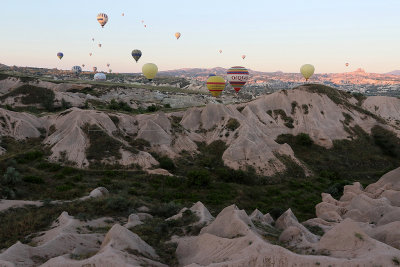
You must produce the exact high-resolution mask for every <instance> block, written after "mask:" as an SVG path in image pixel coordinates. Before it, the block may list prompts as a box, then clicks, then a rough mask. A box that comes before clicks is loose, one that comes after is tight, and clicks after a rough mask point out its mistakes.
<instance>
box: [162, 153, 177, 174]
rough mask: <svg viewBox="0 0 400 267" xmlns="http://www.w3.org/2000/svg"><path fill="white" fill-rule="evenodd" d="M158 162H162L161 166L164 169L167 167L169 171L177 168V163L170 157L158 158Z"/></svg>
mask: <svg viewBox="0 0 400 267" xmlns="http://www.w3.org/2000/svg"><path fill="white" fill-rule="evenodd" d="M158 162H159V163H160V168H162V169H166V170H169V171H173V170H174V169H175V164H174V162H173V161H172V159H170V158H169V157H166V156H164V157H161V158H159V159H158Z"/></svg>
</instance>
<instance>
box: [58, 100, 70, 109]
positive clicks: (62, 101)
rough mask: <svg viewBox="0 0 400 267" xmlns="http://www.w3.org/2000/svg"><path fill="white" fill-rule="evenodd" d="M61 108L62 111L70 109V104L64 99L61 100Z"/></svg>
mask: <svg viewBox="0 0 400 267" xmlns="http://www.w3.org/2000/svg"><path fill="white" fill-rule="evenodd" d="M61 107H62V108H63V109H69V108H71V107H72V105H71V103H69V102H68V101H66V100H65V99H64V98H63V99H61Z"/></svg>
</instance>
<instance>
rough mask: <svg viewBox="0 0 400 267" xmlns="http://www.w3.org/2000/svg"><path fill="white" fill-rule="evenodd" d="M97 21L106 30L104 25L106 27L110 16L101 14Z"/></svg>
mask: <svg viewBox="0 0 400 267" xmlns="http://www.w3.org/2000/svg"><path fill="white" fill-rule="evenodd" d="M97 21H98V22H99V23H100V25H101V27H103V28H104V25H106V23H107V21H108V16H107V15H106V14H104V13H99V14H98V15H97Z"/></svg>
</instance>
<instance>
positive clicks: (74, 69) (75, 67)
mask: <svg viewBox="0 0 400 267" xmlns="http://www.w3.org/2000/svg"><path fill="white" fill-rule="evenodd" d="M71 70H72V72H73V73H74V74H75V75H79V73H81V72H82V68H81V67H79V66H73V67H72V69H71Z"/></svg>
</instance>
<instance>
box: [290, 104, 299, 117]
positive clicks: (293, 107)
mask: <svg viewBox="0 0 400 267" xmlns="http://www.w3.org/2000/svg"><path fill="white" fill-rule="evenodd" d="M298 106H299V104H297V102H296V101H293V102H292V111H291V112H290V113H291V114H295V113H296V107H298Z"/></svg>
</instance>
